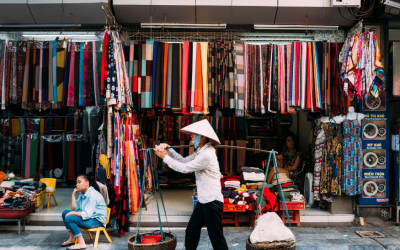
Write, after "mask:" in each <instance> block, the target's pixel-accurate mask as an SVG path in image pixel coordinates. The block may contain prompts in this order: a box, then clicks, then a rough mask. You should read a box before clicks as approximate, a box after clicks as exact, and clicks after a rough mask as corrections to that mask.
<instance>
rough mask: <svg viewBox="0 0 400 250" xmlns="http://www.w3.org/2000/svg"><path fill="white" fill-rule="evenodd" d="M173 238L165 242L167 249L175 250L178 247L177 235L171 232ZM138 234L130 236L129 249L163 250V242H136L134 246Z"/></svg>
mask: <svg viewBox="0 0 400 250" xmlns="http://www.w3.org/2000/svg"><path fill="white" fill-rule="evenodd" d="M171 235H172V236H173V238H172V239H171V240H167V241H165V242H164V244H165V250H175V248H176V235H175V234H173V233H171ZM135 238H136V236H133V237H130V238H129V239H128V249H129V250H163V243H162V242H158V243H154V244H135V248H133V242H135Z"/></svg>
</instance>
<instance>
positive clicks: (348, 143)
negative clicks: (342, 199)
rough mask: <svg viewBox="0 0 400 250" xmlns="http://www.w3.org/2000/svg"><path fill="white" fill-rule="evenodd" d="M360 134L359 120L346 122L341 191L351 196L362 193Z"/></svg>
mask: <svg viewBox="0 0 400 250" xmlns="http://www.w3.org/2000/svg"><path fill="white" fill-rule="evenodd" d="M360 132H361V125H360V122H359V121H358V120H354V121H352V120H347V119H346V120H344V122H343V136H344V138H343V163H342V173H341V174H342V179H341V190H342V191H343V192H345V193H346V195H349V196H354V195H357V194H360V193H361V181H362V179H361V172H362V169H363V151H362V140H361V138H360Z"/></svg>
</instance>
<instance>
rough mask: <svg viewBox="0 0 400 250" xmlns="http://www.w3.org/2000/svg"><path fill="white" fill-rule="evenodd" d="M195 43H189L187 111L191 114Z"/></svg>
mask: <svg viewBox="0 0 400 250" xmlns="http://www.w3.org/2000/svg"><path fill="white" fill-rule="evenodd" d="M192 72H193V43H192V42H189V59H188V84H187V100H186V101H187V104H186V105H187V108H186V109H187V111H188V112H189V113H190V107H191V103H192V80H193V77H192V75H193V73H192Z"/></svg>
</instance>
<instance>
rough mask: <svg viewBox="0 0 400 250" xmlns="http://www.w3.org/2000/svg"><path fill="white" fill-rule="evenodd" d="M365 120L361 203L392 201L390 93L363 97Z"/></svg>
mask: <svg viewBox="0 0 400 250" xmlns="http://www.w3.org/2000/svg"><path fill="white" fill-rule="evenodd" d="M359 103H360V104H359V112H360V113H363V114H364V115H365V118H364V120H363V121H362V131H361V138H362V150H363V158H362V161H363V169H362V173H361V175H362V181H361V184H360V186H361V194H360V195H359V200H358V204H359V205H385V204H388V203H389V188H388V187H389V159H388V157H389V97H388V96H387V93H386V92H385V91H383V92H380V93H379V96H378V97H376V98H374V97H369V98H364V99H363V100H362V101H361V100H360V101H359Z"/></svg>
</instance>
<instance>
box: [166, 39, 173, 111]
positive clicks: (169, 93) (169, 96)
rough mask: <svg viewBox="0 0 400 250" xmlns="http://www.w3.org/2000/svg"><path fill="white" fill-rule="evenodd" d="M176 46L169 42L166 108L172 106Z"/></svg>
mask: <svg viewBox="0 0 400 250" xmlns="http://www.w3.org/2000/svg"><path fill="white" fill-rule="evenodd" d="M173 49H174V46H173V44H169V46H168V61H167V86H166V97H165V98H166V100H165V108H167V109H170V108H171V107H172V53H173Z"/></svg>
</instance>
